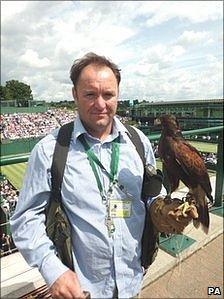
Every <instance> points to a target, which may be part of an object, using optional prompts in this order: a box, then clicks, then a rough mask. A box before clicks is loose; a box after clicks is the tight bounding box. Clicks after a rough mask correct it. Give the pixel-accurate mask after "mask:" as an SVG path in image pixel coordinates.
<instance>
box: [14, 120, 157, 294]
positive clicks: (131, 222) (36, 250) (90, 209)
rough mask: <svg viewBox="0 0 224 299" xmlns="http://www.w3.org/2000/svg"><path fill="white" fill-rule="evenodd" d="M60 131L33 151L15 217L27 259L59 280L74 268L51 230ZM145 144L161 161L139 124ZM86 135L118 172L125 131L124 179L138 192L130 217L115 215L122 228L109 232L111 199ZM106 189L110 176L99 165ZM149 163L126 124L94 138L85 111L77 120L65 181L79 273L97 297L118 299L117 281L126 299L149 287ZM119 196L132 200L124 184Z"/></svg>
mask: <svg viewBox="0 0 224 299" xmlns="http://www.w3.org/2000/svg"><path fill="white" fill-rule="evenodd" d="M57 133H58V129H57V130H55V131H53V132H52V133H51V134H49V135H48V136H46V137H44V138H43V139H42V140H41V141H40V142H39V143H38V144H37V145H36V146H35V147H34V149H33V150H32V152H31V155H30V158H29V163H28V166H27V171H26V175H25V178H24V183H23V187H22V190H21V192H20V196H19V200H18V204H17V207H16V211H15V213H14V215H13V216H12V217H11V229H12V233H13V240H14V242H15V244H16V246H17V248H18V249H19V250H20V252H21V253H22V255H23V256H24V258H25V260H26V261H27V262H28V263H29V264H30V265H31V266H35V267H38V269H39V271H40V273H41V274H42V276H43V277H44V279H45V281H46V283H47V284H48V285H49V286H51V285H52V284H53V283H54V282H55V280H56V279H57V278H58V277H59V276H60V275H62V274H63V273H64V272H65V271H66V270H68V268H67V267H66V266H65V265H64V264H63V263H62V262H61V261H60V260H59V258H58V257H57V256H56V254H55V249H54V246H53V243H52V242H51V241H50V239H49V238H48V237H47V235H46V232H45V214H44V213H43V212H44V210H45V207H46V205H47V203H48V201H49V196H50V189H51V177H50V168H51V163H52V156H53V151H54V146H55V142H56V137H57ZM138 133H139V135H140V137H141V140H142V142H143V144H144V148H145V154H146V160H147V163H150V164H152V165H155V158H154V154H153V150H152V147H151V144H150V141H149V140H148V138H147V137H146V136H145V135H144V134H143V133H142V132H141V131H139V130H138ZM81 134H84V135H85V137H86V140H87V141H88V143H89V144H90V146H91V149H92V151H93V152H94V153H95V155H96V156H97V157H98V159H99V160H100V161H101V162H102V164H103V165H104V167H105V168H106V169H107V170H108V171H109V170H110V161H111V149H112V141H113V140H114V139H115V138H116V137H117V136H118V135H119V134H120V157H119V165H118V181H119V183H120V184H122V185H123V186H124V187H125V188H126V189H127V191H128V193H129V194H130V195H131V197H132V213H131V217H129V218H115V219H114V224H115V232H114V234H113V236H112V237H109V235H108V231H107V227H106V225H105V217H106V215H107V212H106V207H105V204H103V202H102V198H101V196H100V193H99V189H98V187H97V183H96V178H95V176H94V173H93V171H92V168H91V166H90V164H89V161H88V159H87V155H86V153H85V150H84V148H83V145H82V144H81V143H80V141H79V139H78V137H79V136H80V135H81ZM97 170H98V173H99V176H100V179H101V182H102V184H103V187H104V190H105V191H107V190H108V188H109V178H108V176H107V175H106V174H105V172H104V171H103V170H102V169H101V168H100V167H97ZM142 181H143V164H142V161H141V159H140V157H139V155H138V153H137V151H136V149H135V147H134V145H133V143H132V142H131V140H130V138H129V136H128V132H127V130H126V128H125V127H124V126H123V125H122V124H121V122H120V121H119V120H118V119H117V118H116V117H115V118H114V122H113V130H112V133H111V134H110V135H109V136H108V137H107V138H106V139H105V140H103V141H100V140H99V139H97V138H94V137H92V136H90V135H89V134H88V133H87V132H86V130H85V129H84V127H83V125H82V122H81V121H80V119H79V117H77V118H76V120H75V125H74V131H73V134H72V140H71V144H70V148H69V153H68V158H67V163H66V166H65V172H64V179H63V184H62V200H63V205H64V208H65V211H66V213H67V215H68V217H69V220H70V223H71V226H72V244H73V258H74V267H75V272H76V273H77V275H78V278H79V280H80V283H81V287H82V289H83V290H87V291H89V292H90V293H91V296H92V298H112V296H113V292H114V289H115V286H117V289H118V295H119V298H130V297H133V296H135V295H136V294H137V293H138V292H139V291H140V288H141V283H142V278H143V270H142V267H141V261H140V257H141V237H142V232H143V228H144V219H145V207H144V203H143V202H142V201H141V188H142ZM113 193H114V197H115V199H118V200H119V199H124V194H123V193H122V192H120V190H119V189H118V188H114V190H113Z"/></svg>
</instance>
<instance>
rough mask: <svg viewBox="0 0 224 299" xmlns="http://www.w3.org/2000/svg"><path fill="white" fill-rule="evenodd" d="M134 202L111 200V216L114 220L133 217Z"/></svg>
mask: <svg viewBox="0 0 224 299" xmlns="http://www.w3.org/2000/svg"><path fill="white" fill-rule="evenodd" d="M131 205H132V201H131V200H129V199H127V200H125V199H124V200H110V216H111V217H114V218H128V217H130V216H131Z"/></svg>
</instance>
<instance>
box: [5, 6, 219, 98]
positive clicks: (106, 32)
mask: <svg viewBox="0 0 224 299" xmlns="http://www.w3.org/2000/svg"><path fill="white" fill-rule="evenodd" d="M88 52H94V53H96V54H99V55H104V56H106V57H107V58H109V59H111V60H112V61H113V62H115V63H116V64H117V65H118V66H119V68H120V69H121V84H120V90H119V99H121V100H126V99H129V100H135V99H139V100H140V101H141V100H146V101H150V102H151V101H154V102H156V101H172V100H185V101H186V100H198V99H200V100H203V99H217V98H223V83H222V82H223V2H222V1H1V85H5V82H6V81H8V80H19V81H21V82H24V83H26V84H28V85H30V87H31V89H32V91H33V97H34V99H35V100H45V101H48V102H49V101H63V100H68V101H69V100H71V99H72V93H71V89H72V82H71V80H70V78H69V71H70V68H71V66H72V64H73V62H74V60H75V59H78V58H80V57H82V56H83V55H84V54H86V53H88Z"/></svg>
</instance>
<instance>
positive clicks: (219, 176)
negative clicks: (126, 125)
mask: <svg viewBox="0 0 224 299" xmlns="http://www.w3.org/2000/svg"><path fill="white" fill-rule="evenodd" d="M223 128H224V127H223V126H218V127H212V128H203V129H198V130H189V131H183V132H182V134H183V135H184V136H186V135H192V134H202V133H211V132H217V133H218V136H219V137H218V149H217V165H216V187H215V204H214V206H216V207H218V206H221V205H222V195H223V182H224V181H223V178H224V177H223ZM148 138H149V139H150V140H151V141H153V140H158V139H159V138H160V134H155V135H152V136H148ZM28 158H29V153H27V154H22V155H16V156H15V155H12V156H9V157H7V156H5V157H1V160H0V166H3V165H9V164H16V163H22V162H27V161H28Z"/></svg>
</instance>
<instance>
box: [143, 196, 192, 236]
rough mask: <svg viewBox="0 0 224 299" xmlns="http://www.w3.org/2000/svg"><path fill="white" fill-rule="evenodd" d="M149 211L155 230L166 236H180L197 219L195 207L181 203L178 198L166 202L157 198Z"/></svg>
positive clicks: (161, 198)
mask: <svg viewBox="0 0 224 299" xmlns="http://www.w3.org/2000/svg"><path fill="white" fill-rule="evenodd" d="M149 211H150V215H151V219H152V222H153V224H154V226H155V228H156V229H157V230H158V231H159V232H161V233H167V234H182V232H183V230H184V229H185V227H186V226H187V225H188V224H189V223H190V222H191V220H193V219H197V218H198V213H197V208H196V206H195V205H194V204H193V203H192V204H189V203H188V202H185V203H183V201H181V200H180V199H179V198H173V199H170V200H167V199H165V198H163V197H158V198H157V199H155V200H154V202H153V203H152V204H151V206H150V207H149Z"/></svg>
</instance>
